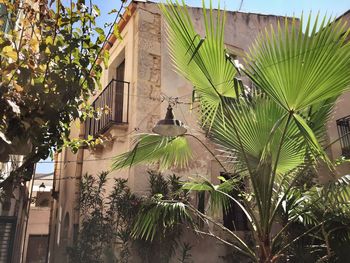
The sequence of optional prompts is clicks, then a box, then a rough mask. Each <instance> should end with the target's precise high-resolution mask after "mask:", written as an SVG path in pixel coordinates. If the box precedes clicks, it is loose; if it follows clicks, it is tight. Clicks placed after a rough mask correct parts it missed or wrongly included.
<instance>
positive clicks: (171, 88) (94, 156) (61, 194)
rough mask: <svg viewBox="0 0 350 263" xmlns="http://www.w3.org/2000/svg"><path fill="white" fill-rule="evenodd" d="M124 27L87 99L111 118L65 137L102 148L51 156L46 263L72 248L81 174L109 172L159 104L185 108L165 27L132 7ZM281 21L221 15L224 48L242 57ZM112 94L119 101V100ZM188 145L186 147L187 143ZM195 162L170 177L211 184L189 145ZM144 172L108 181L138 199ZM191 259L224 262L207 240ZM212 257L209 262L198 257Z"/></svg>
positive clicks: (197, 14) (209, 161) (153, 11)
mask: <svg viewBox="0 0 350 263" xmlns="http://www.w3.org/2000/svg"><path fill="white" fill-rule="evenodd" d="M129 11H130V12H126V13H125V14H124V16H123V17H124V19H122V20H120V22H119V29H120V32H121V36H122V38H123V40H122V41H119V40H117V39H116V38H115V37H111V38H110V39H109V44H108V45H107V47H106V48H107V49H108V50H109V52H110V60H109V65H108V67H107V69H105V70H104V72H103V76H102V79H101V84H102V86H103V87H104V89H103V90H102V91H101V92H98V94H96V96H95V97H94V98H92V101H93V105H94V107H95V108H98V107H102V106H103V105H105V104H107V106H108V108H110V109H112V111H111V116H107V118H103V117H102V118H101V119H100V120H91V121H89V122H87V123H86V124H84V125H79V124H78V123H73V124H72V130H71V135H72V137H75V138H76V137H79V136H80V137H83V136H88V135H91V136H94V135H95V134H102V135H104V136H105V137H107V138H109V140H108V141H106V142H105V143H103V144H102V145H99V146H98V147H96V148H95V149H93V150H88V149H80V150H79V152H78V154H73V153H71V152H70V151H69V150H66V151H63V152H62V153H60V154H58V155H57V158H56V162H57V166H56V169H55V175H54V178H55V180H54V184H53V190H52V192H53V194H54V197H55V199H54V201H53V207H52V211H53V214H52V215H51V218H52V221H51V228H50V233H51V234H50V262H66V260H67V253H66V247H67V246H69V245H71V244H72V243H73V241H74V240H75V238H76V235H77V232H78V229H79V213H77V210H76V209H75V208H76V205H77V203H76V200H78V198H79V182H80V178H81V176H82V175H83V174H85V173H89V174H93V175H96V174H97V173H98V172H100V171H106V170H109V169H110V166H111V163H112V161H111V158H112V157H114V156H116V155H118V154H120V153H123V152H125V151H127V150H129V149H131V147H132V146H133V143H132V142H133V137H132V135H133V134H134V133H135V131H137V132H150V131H151V129H152V128H153V127H154V125H155V124H156V122H157V121H158V120H159V119H161V118H162V117H163V116H164V114H165V112H166V108H167V106H168V105H167V103H166V102H163V103H162V96H163V95H164V94H165V95H166V96H169V97H173V98H175V97H178V98H179V99H180V100H182V101H186V102H189V101H190V100H191V95H192V86H191V85H189V83H187V82H186V81H185V80H184V79H183V78H182V77H181V76H179V75H178V74H177V73H175V72H174V70H173V68H172V65H171V62H170V57H169V54H168V51H167V43H166V33H165V21H164V18H163V17H162V15H161V13H160V10H159V8H158V6H157V4H155V3H151V2H138V1H133V2H132V3H131V4H130V6H129ZM189 12H190V15H191V16H192V18H193V21H194V25H195V27H196V29H197V30H198V31H199V32H201V33H203V32H204V28H203V15H202V10H201V9H200V8H189ZM281 19H284V18H282V17H278V16H273V15H262V14H252V13H242V12H227V17H226V27H225V36H226V38H225V44H226V46H227V48H228V50H229V51H230V52H231V53H232V54H234V55H237V56H240V54H242V52H243V51H247V49H248V47H249V45H250V44H251V43H252V42H253V41H254V40H255V38H256V36H257V35H258V33H259V32H260V31H261V30H262V29H264V28H265V27H267V26H270V24H272V25H276V24H277V21H278V20H281ZM118 94H119V95H118ZM187 106H188V105H187ZM187 106H186V105H183V104H178V106H177V107H176V109H175V114H177V116H178V118H179V119H181V120H183V121H184V122H185V124H186V125H187V126H188V127H189V132H190V133H192V134H195V135H196V136H198V137H199V138H200V139H201V140H203V141H204V142H206V143H209V141H207V140H206V138H205V136H204V134H203V133H202V131H201V129H200V128H199V126H198V124H197V122H196V117H195V116H191V115H185V114H184V112H186V110H187V108H186V107H187ZM191 143H192V142H191ZM193 149H194V153H195V154H196V158H195V160H194V161H193V162H191V168H190V169H189V170H182V169H178V170H176V171H175V172H176V173H177V175H182V176H186V175H188V174H191V175H193V174H194V175H195V174H201V175H207V176H208V178H209V179H211V180H212V181H217V180H218V179H217V177H218V176H219V175H220V167H219V165H218V163H217V162H216V161H215V159H214V158H213V157H212V156H211V155H210V154H207V153H205V150H204V149H203V148H202V146H201V145H200V144H197V143H195V142H193ZM146 170H147V166H145V165H138V166H135V167H133V168H131V169H129V170H123V171H113V172H111V173H110V175H109V177H111V178H127V179H128V183H129V186H130V187H131V189H132V190H133V191H134V192H136V193H138V194H143V193H145V192H146V191H147V187H148V186H147V182H148V174H147V172H146ZM193 245H194V249H193V251H191V253H192V254H193V255H194V258H196V262H217V259H218V256H222V255H225V248H224V247H223V246H220V245H216V243H215V242H214V241H212V240H204V239H201V240H200V242H199V241H196V242H195V243H194V244H193ZM209 248H210V249H211V253H210V254H207V253H206V254H203V253H201V252H202V251H205V250H207V249H209Z"/></svg>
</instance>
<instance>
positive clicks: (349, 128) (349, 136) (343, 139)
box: [337, 115, 350, 158]
mask: <svg viewBox="0 0 350 263" xmlns="http://www.w3.org/2000/svg"><path fill="white" fill-rule="evenodd" d="M337 128H338V135H339V138H340V146H341V151H342V155H343V156H344V157H346V158H350V115H349V116H346V117H344V118H341V119H338V120H337Z"/></svg>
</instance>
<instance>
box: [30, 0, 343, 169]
mask: <svg viewBox="0 0 350 263" xmlns="http://www.w3.org/2000/svg"><path fill="white" fill-rule="evenodd" d="M212 1H213V7H217V6H218V2H219V1H218V0H212ZM93 2H94V4H96V5H97V6H98V7H99V8H100V9H101V17H100V18H98V21H97V22H98V26H100V27H101V28H103V27H104V24H105V23H110V22H112V21H113V20H114V18H115V14H110V15H109V14H108V12H109V11H110V10H112V9H117V8H118V7H119V6H120V0H94V1H93ZM206 3H207V4H208V3H209V1H208V0H206ZM186 4H187V5H189V6H196V7H201V6H202V0H187V1H186ZM208 5H209V4H208ZM220 6H221V7H222V8H225V9H226V10H230V11H237V10H238V9H239V8H240V6H241V0H221V1H220ZM349 9H350V0H333V1H330V0H243V3H242V6H241V9H240V11H241V12H250V13H262V14H272V15H282V16H284V15H287V16H293V15H294V16H297V17H300V15H301V13H302V12H304V13H305V14H308V13H309V12H310V11H312V13H313V16H315V15H316V14H317V12H320V14H321V15H322V16H323V15H326V14H327V15H328V16H329V15H331V16H333V17H337V16H340V15H342V14H343V13H345V12H346V11H348V10H349ZM106 30H107V29H106ZM50 161H52V160H51V159H47V160H45V162H46V163H39V164H38V165H37V169H36V172H37V173H51V172H53V168H54V165H53V163H48V162H50Z"/></svg>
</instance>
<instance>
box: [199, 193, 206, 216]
mask: <svg viewBox="0 0 350 263" xmlns="http://www.w3.org/2000/svg"><path fill="white" fill-rule="evenodd" d="M197 197H198V205H197V208H198V211H199V212H201V213H203V214H204V212H205V192H198V194H197Z"/></svg>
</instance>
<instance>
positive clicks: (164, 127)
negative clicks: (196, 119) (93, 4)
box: [152, 104, 187, 137]
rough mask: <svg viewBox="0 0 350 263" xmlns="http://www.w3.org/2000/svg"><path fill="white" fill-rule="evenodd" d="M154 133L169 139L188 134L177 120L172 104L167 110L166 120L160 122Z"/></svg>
mask: <svg viewBox="0 0 350 263" xmlns="http://www.w3.org/2000/svg"><path fill="white" fill-rule="evenodd" d="M152 131H153V132H154V133H157V134H159V135H162V136H169V137H175V136H180V135H184V134H185V133H186V132H187V130H186V128H185V127H184V125H183V123H182V122H181V121H179V120H176V119H175V116H174V113H173V107H171V105H170V104H169V106H168V108H167V112H166V115H165V118H164V119H163V120H160V121H158V123H157V125H156V126H154V128H153V129H152Z"/></svg>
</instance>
